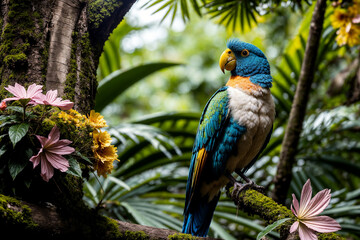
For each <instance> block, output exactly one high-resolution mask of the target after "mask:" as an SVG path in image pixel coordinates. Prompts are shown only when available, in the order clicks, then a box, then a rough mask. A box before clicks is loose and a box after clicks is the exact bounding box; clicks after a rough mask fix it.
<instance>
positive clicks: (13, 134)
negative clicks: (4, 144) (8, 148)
mask: <svg viewBox="0 0 360 240" xmlns="http://www.w3.org/2000/svg"><path fill="white" fill-rule="evenodd" d="M29 126H30V125H29V124H28V123H21V124H17V125H13V126H11V127H10V128H9V138H10V141H11V142H12V144H13V146H14V147H15V145H16V143H18V142H19V141H20V140H21V139H22V138H23V137H24V136H25V135H26V133H27V132H28V130H29Z"/></svg>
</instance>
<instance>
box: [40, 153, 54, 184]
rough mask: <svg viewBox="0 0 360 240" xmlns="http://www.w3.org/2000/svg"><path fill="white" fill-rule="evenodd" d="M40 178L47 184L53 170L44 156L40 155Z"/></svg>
mask: <svg viewBox="0 0 360 240" xmlns="http://www.w3.org/2000/svg"><path fill="white" fill-rule="evenodd" d="M41 156H42V159H41V176H42V178H43V179H44V180H45V181H46V182H48V181H49V179H50V178H52V176H54V168H53V167H52V166H51V164H50V163H49V162H48V161H47V160H46V157H45V155H41Z"/></svg>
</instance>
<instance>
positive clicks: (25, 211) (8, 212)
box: [0, 194, 37, 232]
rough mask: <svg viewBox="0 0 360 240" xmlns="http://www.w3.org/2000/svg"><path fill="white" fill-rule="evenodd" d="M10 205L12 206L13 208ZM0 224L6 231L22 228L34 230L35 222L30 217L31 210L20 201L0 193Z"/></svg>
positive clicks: (35, 227)
mask: <svg viewBox="0 0 360 240" xmlns="http://www.w3.org/2000/svg"><path fill="white" fill-rule="evenodd" d="M10 207H12V208H13V209H16V210H13V209H11V208H10ZM0 226H2V228H3V229H6V231H8V232H11V231H12V230H15V231H16V229H22V230H25V231H35V230H36V229H37V224H36V223H34V221H33V220H32V218H31V210H30V208H29V207H28V206H26V205H24V204H21V203H20V201H18V200H16V199H14V198H11V197H7V196H4V195H1V194H0Z"/></svg>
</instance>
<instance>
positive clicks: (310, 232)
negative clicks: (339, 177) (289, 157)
mask: <svg viewBox="0 0 360 240" xmlns="http://www.w3.org/2000/svg"><path fill="white" fill-rule="evenodd" d="M311 195H312V189H311V182H310V179H308V180H307V181H306V183H305V184H304V187H303V189H302V191H301V198H300V205H299V202H298V200H297V199H296V196H295V195H294V194H293V195H292V196H293V204H292V205H291V211H292V212H293V213H294V215H295V216H296V218H297V221H296V222H294V224H293V225H292V226H291V228H290V233H292V232H294V231H296V230H298V231H299V236H300V239H301V240H316V239H317V236H316V234H315V232H321V233H328V232H335V231H338V230H340V229H341V227H340V225H339V224H338V223H337V222H336V221H335V220H334V219H332V218H331V217H328V216H317V215H318V214H320V213H321V212H322V211H324V209H325V208H326V207H327V206H328V205H329V202H330V198H331V194H330V189H324V190H322V191H320V192H318V193H317V194H316V195H315V197H314V198H313V199H311ZM293 205H294V207H293Z"/></svg>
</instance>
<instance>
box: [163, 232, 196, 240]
mask: <svg viewBox="0 0 360 240" xmlns="http://www.w3.org/2000/svg"><path fill="white" fill-rule="evenodd" d="M168 239H169V240H196V239H199V238H197V237H194V236H192V235H191V234H185V233H175V234H173V235H169V236H168Z"/></svg>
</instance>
